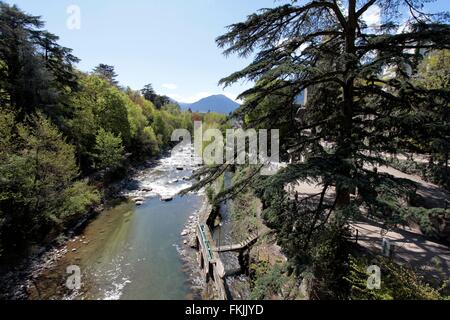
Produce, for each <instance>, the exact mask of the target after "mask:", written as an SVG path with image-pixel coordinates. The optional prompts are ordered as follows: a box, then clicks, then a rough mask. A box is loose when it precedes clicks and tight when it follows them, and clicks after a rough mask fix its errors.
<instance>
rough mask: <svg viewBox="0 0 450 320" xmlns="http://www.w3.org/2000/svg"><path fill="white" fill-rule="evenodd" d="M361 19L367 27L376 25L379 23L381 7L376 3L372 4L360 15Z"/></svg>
mask: <svg viewBox="0 0 450 320" xmlns="http://www.w3.org/2000/svg"><path fill="white" fill-rule="evenodd" d="M362 19H363V20H364V21H365V22H366V24H367V26H368V27H376V26H379V25H380V24H381V9H380V7H379V6H378V5H373V6H371V7H370V8H369V9H367V11H366V12H364V14H363V15H362Z"/></svg>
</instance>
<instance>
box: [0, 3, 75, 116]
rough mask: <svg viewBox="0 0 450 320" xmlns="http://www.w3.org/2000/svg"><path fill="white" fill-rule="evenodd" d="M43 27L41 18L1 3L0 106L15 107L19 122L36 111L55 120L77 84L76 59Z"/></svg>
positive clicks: (62, 112)
mask: <svg viewBox="0 0 450 320" xmlns="http://www.w3.org/2000/svg"><path fill="white" fill-rule="evenodd" d="M43 26H44V23H43V22H42V20H41V19H40V17H38V16H32V15H29V14H26V13H24V12H22V11H21V10H20V9H19V8H18V7H17V6H15V5H14V6H10V5H9V4H6V3H4V2H0V34H1V35H2V36H1V41H0V57H1V58H0V105H1V106H10V107H13V108H15V110H17V111H18V113H17V114H18V117H20V119H23V118H24V117H25V116H26V114H29V113H31V112H34V111H35V110H36V109H37V108H40V109H41V110H42V111H44V112H45V114H47V115H50V116H52V118H54V119H57V118H58V117H59V116H61V115H63V114H64V113H65V110H64V109H63V108H62V104H61V102H63V101H64V99H65V96H66V94H67V93H69V92H70V91H71V90H74V89H76V85H77V83H76V75H75V73H74V70H73V63H75V62H78V59H77V58H76V57H74V56H73V55H72V54H71V50H70V49H68V48H65V47H62V46H60V45H59V44H58V43H57V41H58V37H57V36H55V35H53V34H51V33H50V32H48V31H46V30H43Z"/></svg>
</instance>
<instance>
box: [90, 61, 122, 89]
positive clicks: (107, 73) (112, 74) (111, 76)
mask: <svg viewBox="0 0 450 320" xmlns="http://www.w3.org/2000/svg"><path fill="white" fill-rule="evenodd" d="M92 72H93V73H94V74H95V75H97V76H99V77H101V78H103V79H105V80H106V81H108V82H109V83H110V84H111V85H113V86H116V87H117V86H118V85H119V82H118V81H117V80H116V78H117V73H116V71H115V70H114V66H110V65H107V64H104V63H100V64H99V65H98V66H96V67H95V68H94V70H93V71H92Z"/></svg>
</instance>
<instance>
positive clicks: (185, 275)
mask: <svg viewBox="0 0 450 320" xmlns="http://www.w3.org/2000/svg"><path fill="white" fill-rule="evenodd" d="M192 153H193V150H192V148H191V147H186V148H185V149H184V150H182V151H179V152H177V153H174V154H172V155H171V156H168V157H165V158H162V159H161V160H159V161H158V162H157V163H156V164H155V166H154V167H153V168H151V169H145V170H143V171H141V172H140V173H139V174H138V175H136V176H135V177H134V178H133V179H131V180H130V181H129V183H128V184H127V188H126V190H124V191H123V195H124V196H126V197H127V198H128V199H129V200H127V201H122V202H118V203H116V204H114V205H113V206H111V208H110V209H107V210H105V211H104V212H102V213H101V214H100V215H99V216H98V217H97V218H95V219H94V220H93V221H92V222H91V223H89V225H88V226H87V227H86V228H85V229H84V230H83V232H82V233H81V234H80V235H78V236H77V237H75V238H73V239H72V240H70V241H69V242H68V244H67V245H66V246H65V247H64V248H63V249H60V250H59V251H58V254H59V258H58V259H55V261H54V262H53V263H50V264H48V265H47V266H46V267H45V268H44V270H43V272H42V273H41V274H40V275H39V276H38V277H35V278H36V279H35V280H34V281H33V284H32V285H31V286H30V292H31V298H41V299H96V300H100V299H114V300H117V299H124V300H127V299H137V300H141V299H142V300H144V299H148V300H159V299H195V298H197V297H198V293H197V292H196V291H195V290H194V289H193V286H192V280H193V279H192V277H191V274H192V270H191V267H192V266H189V264H188V263H186V262H184V261H183V259H182V256H181V255H180V251H185V250H186V249H185V248H186V246H185V245H184V244H183V242H184V240H185V239H186V238H183V237H182V236H181V233H182V231H183V230H184V228H185V225H186V223H187V221H188V220H189V219H191V220H192V219H193V215H194V214H195V213H196V212H197V211H198V210H199V209H200V207H201V205H202V199H203V198H202V197H201V196H200V195H198V194H188V195H186V196H184V197H180V196H177V194H178V193H179V191H181V190H183V189H185V188H186V187H189V186H190V183H191V182H190V181H188V180H187V178H188V177H189V176H191V175H192V173H193V170H195V168H196V165H195V162H194V161H193V160H194V157H193V156H192ZM162 198H173V200H171V201H167V202H166V201H162V200H161V199H162ZM68 266H77V267H79V268H80V270H81V282H82V285H81V288H80V289H79V290H73V291H71V290H68V289H66V288H62V286H64V284H65V279H66V278H67V277H68V276H70V274H67V267H68Z"/></svg>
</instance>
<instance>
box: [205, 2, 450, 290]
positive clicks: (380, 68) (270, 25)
mask: <svg viewBox="0 0 450 320" xmlns="http://www.w3.org/2000/svg"><path fill="white" fill-rule="evenodd" d="M421 4H422V1H414V2H412V1H408V0H365V1H356V0H348V1H337V0H314V1H308V2H307V3H305V4H303V3H302V4H300V3H299V2H298V1H292V4H287V5H282V6H278V7H276V8H273V9H262V10H260V11H259V12H258V13H255V14H252V15H250V16H249V17H248V18H247V20H246V21H244V22H241V23H237V24H234V25H231V26H230V27H229V31H228V33H226V34H225V35H223V36H221V37H219V38H218V39H217V43H218V45H219V46H220V47H222V48H224V49H225V51H224V52H225V54H226V55H229V54H238V55H239V56H242V57H248V56H250V55H254V56H255V58H254V60H253V62H252V63H251V64H250V65H249V66H247V67H246V68H244V69H243V70H240V71H238V72H235V73H234V74H232V75H230V76H229V77H227V78H224V79H223V80H221V83H222V84H223V85H225V86H228V85H231V84H233V83H235V82H237V81H240V80H244V79H245V80H250V81H254V82H255V86H254V87H253V88H251V89H249V90H247V91H245V92H244V93H242V94H241V96H240V97H239V98H240V99H243V100H245V104H244V106H243V107H242V108H241V109H240V110H239V111H238V114H240V115H242V118H243V119H244V124H245V125H246V126H249V125H250V124H251V125H252V126H253V127H256V128H258V127H259V128H265V129H271V128H280V129H282V131H283V137H282V144H281V146H280V152H281V154H280V156H281V158H282V159H284V160H287V159H288V158H291V159H292V163H290V164H288V165H287V168H286V169H283V170H280V171H279V172H278V173H277V174H275V175H274V176H272V177H269V178H261V177H259V176H258V170H259V169H260V168H261V167H260V166H258V167H256V168H254V170H252V172H249V173H248V174H246V175H244V177H243V179H241V181H239V182H237V183H236V184H235V186H234V187H233V189H232V190H228V191H227V193H228V196H230V195H231V196H232V195H233V194H236V193H237V192H240V191H241V190H242V189H243V188H245V187H246V186H249V185H250V186H256V187H257V188H258V190H259V195H260V196H261V197H262V198H263V201H265V206H266V207H268V210H266V213H267V214H266V218H267V219H268V220H269V221H271V223H272V226H273V227H275V228H276V229H277V230H278V231H279V241H280V243H282V244H283V247H284V248H285V249H286V251H287V252H288V253H289V255H290V257H291V258H292V260H294V262H295V265H296V267H298V266H302V267H303V268H304V267H305V265H309V266H312V267H313V268H314V271H315V272H317V275H318V276H319V277H320V276H321V277H322V278H321V279H319V281H320V280H323V281H325V282H327V283H328V288H333V287H334V288H335V287H337V285H336V282H335V281H336V279H338V278H339V277H340V276H342V273H340V271H339V270H338V269H339V268H338V267H336V265H339V266H343V265H345V263H344V261H343V260H340V259H344V258H343V257H344V256H345V255H342V254H340V253H341V252H342V250H344V247H345V245H344V247H343V246H340V245H338V244H337V243H338V242H330V239H341V238H342V237H343V236H344V235H345V233H346V228H347V226H348V223H349V220H350V218H352V217H353V216H354V215H355V214H360V211H359V208H361V207H362V206H365V207H366V208H368V212H370V213H372V214H376V215H378V216H379V217H380V218H382V219H384V220H386V219H389V220H397V219H398V218H399V214H401V208H402V206H401V205H400V204H399V201H400V199H404V198H405V197H406V195H407V193H406V192H408V190H409V188H408V184H406V183H404V182H403V181H401V180H400V179H395V178H394V177H392V176H389V175H386V174H381V173H378V172H377V171H376V170H372V169H370V165H374V166H377V165H382V164H385V163H386V161H385V159H384V156H383V155H384V154H386V153H395V152H396V151H397V150H398V148H399V147H400V146H402V145H403V144H404V142H405V141H407V140H408V139H410V138H411V135H412V134H413V132H414V128H417V127H421V128H424V127H425V126H426V125H427V124H426V123H424V122H423V119H421V118H415V117H414V116H413V114H414V112H415V110H418V109H419V108H421V105H422V103H423V101H424V100H425V99H427V97H429V96H430V94H432V92H430V91H427V90H423V89H422V88H417V86H416V85H415V84H414V81H413V79H412V74H414V72H415V71H416V70H417V67H418V63H419V62H420V60H421V59H422V57H423V54H424V52H427V51H429V50H433V49H441V48H448V47H449V46H450V27H449V25H448V24H445V23H448V20H449V16H448V14H436V15H427V14H425V13H423V12H422V11H421ZM376 6H377V7H376ZM373 8H379V9H380V14H381V22H380V24H379V25H376V26H374V25H370V26H369V25H367V23H366V22H365V21H364V14H365V13H367V12H368V10H369V9H373ZM403 8H406V9H408V10H410V12H411V17H410V18H409V19H408V21H406V22H405V23H404V24H402V25H401V23H400V21H398V19H397V17H398V16H399V13H400V12H401V10H402V9H403ZM304 90H307V92H308V94H307V96H308V100H307V102H306V104H305V105H304V106H301V105H300V104H299V103H298V96H299V95H300V94H301V93H302V92H304ZM228 168H231V165H230V164H226V165H224V166H215V167H212V168H208V169H206V170H204V171H201V172H199V173H198V176H199V177H200V176H202V175H203V174H205V173H209V175H208V176H207V178H205V179H203V180H202V182H201V183H200V184H198V186H201V185H202V184H204V183H208V182H210V181H212V180H214V179H215V178H217V177H219V176H220V175H221V174H222V173H223V172H224V171H226V170H227V169H228ZM297 181H306V182H309V183H313V184H318V185H319V186H320V187H321V191H320V192H318V194H315V195H311V196H310V197H306V198H304V199H300V198H298V199H297V201H294V203H293V199H291V198H289V197H287V196H286V195H283V194H285V186H286V185H287V184H291V183H293V184H295V183H296V182H297ZM356 188H358V190H359V191H360V192H359V196H358V197H351V193H352V192H353V191H354V190H355V189H356ZM222 196H223V197H225V196H226V195H225V193H224V194H223V195H222ZM296 202H299V204H297V203H296ZM344 251H345V250H344ZM320 257H325V258H324V259H323V260H321V259H320ZM331 257H334V258H331ZM331 260H333V261H331ZM323 261H326V264H324V263H323ZM330 263H331V264H330ZM332 263H334V266H335V267H332V265H333V264H332ZM330 266H331V269H330ZM330 270H331V271H333V273H334V279H330V273H329V272H330ZM323 288H327V286H326V285H325V286H323Z"/></svg>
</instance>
